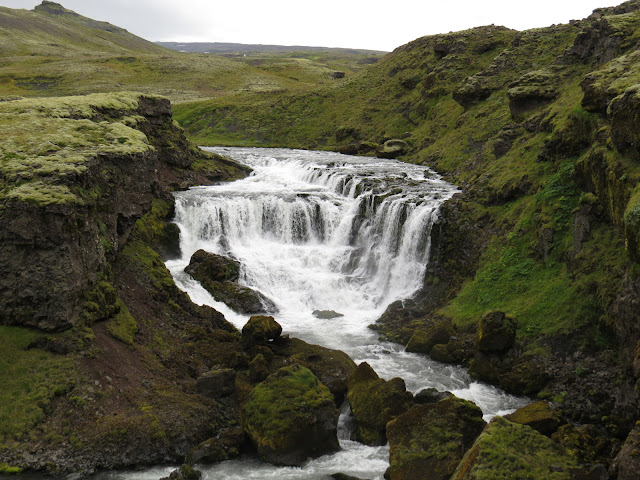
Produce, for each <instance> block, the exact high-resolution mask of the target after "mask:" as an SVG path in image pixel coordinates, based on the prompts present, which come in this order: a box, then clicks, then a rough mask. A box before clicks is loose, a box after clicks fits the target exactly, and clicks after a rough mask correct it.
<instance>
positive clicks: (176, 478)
mask: <svg viewBox="0 0 640 480" xmlns="http://www.w3.org/2000/svg"><path fill="white" fill-rule="evenodd" d="M201 478H202V472H201V471H199V470H196V469H195V468H193V467H191V466H189V465H182V466H181V467H180V468H178V469H176V470H174V471H173V472H171V475H169V476H168V477H164V478H162V479H160V480H200V479H201Z"/></svg>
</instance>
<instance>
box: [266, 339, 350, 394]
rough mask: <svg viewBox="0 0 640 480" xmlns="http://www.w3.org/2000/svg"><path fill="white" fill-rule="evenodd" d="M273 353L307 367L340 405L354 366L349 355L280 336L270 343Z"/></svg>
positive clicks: (287, 360) (286, 360)
mask: <svg viewBox="0 0 640 480" xmlns="http://www.w3.org/2000/svg"><path fill="white" fill-rule="evenodd" d="M271 350H272V351H273V353H275V354H277V355H279V356H280V357H281V358H283V359H285V360H284V361H285V362H287V363H289V364H291V363H298V364H300V365H303V366H305V367H307V368H308V369H309V370H311V371H312V372H313V374H314V375H315V376H316V377H318V379H319V380H320V381H321V382H322V384H323V385H325V386H326V387H327V388H328V389H329V390H330V391H331V393H332V394H333V396H334V398H335V400H336V405H341V404H342V402H343V401H344V398H345V395H346V394H347V378H348V377H349V375H351V373H353V371H354V370H355V368H356V364H355V363H354V361H353V360H351V357H349V355H347V354H346V353H344V352H342V351H340V350H334V349H331V348H326V347H321V346H320V345H312V344H310V343H307V342H305V341H303V340H300V339H298V338H282V337H281V338H280V339H278V341H277V342H275V343H274V344H273V345H271Z"/></svg>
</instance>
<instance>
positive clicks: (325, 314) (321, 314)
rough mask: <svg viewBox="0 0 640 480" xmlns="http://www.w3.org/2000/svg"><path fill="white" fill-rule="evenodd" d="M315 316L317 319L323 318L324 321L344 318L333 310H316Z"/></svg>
mask: <svg viewBox="0 0 640 480" xmlns="http://www.w3.org/2000/svg"><path fill="white" fill-rule="evenodd" d="M313 316H314V317H316V318H321V319H323V320H330V319H332V318H338V317H344V315H343V314H342V313H338V312H335V311H333V310H314V311H313Z"/></svg>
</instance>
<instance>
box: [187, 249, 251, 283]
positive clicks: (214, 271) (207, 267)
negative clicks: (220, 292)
mask: <svg viewBox="0 0 640 480" xmlns="http://www.w3.org/2000/svg"><path fill="white" fill-rule="evenodd" d="M184 271H185V272H187V273H188V274H189V275H191V276H192V277H193V278H195V279H196V280H198V281H199V282H200V281H203V280H210V281H213V282H224V281H229V282H235V281H237V280H238V278H239V277H240V262H238V261H237V260H233V259H232V258H228V257H224V256H222V255H216V254H214V253H209V252H206V251H205V250H198V251H197V252H195V253H194V254H193V255H192V256H191V260H189V265H187V267H186V268H185V269H184Z"/></svg>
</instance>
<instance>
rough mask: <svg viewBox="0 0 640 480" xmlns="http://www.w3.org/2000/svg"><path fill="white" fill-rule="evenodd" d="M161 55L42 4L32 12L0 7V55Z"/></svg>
mask: <svg viewBox="0 0 640 480" xmlns="http://www.w3.org/2000/svg"><path fill="white" fill-rule="evenodd" d="M78 52H87V53H94V54H95V53H118V54H123V53H132V52H136V53H162V52H166V50H165V49H164V48H162V47H161V46H159V45H156V44H154V43H153V42H149V41H147V40H144V39H143V38H140V37H137V36H136V35H133V34H131V33H129V32H127V31H126V30H124V29H123V28H120V27H116V26H115V25H111V24H110V23H107V22H99V21H97V20H92V19H90V18H87V17H83V16H82V15H79V14H77V13H75V12H73V11H71V10H68V9H66V8H64V7H63V6H62V5H60V4H58V3H54V2H48V1H44V2H42V4H41V5H38V6H37V7H35V8H34V9H33V10H31V11H29V10H18V9H12V8H5V7H0V54H1V55H2V56H9V55H12V56H13V55H21V54H27V55H62V56H68V55H71V54H74V53H78Z"/></svg>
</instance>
